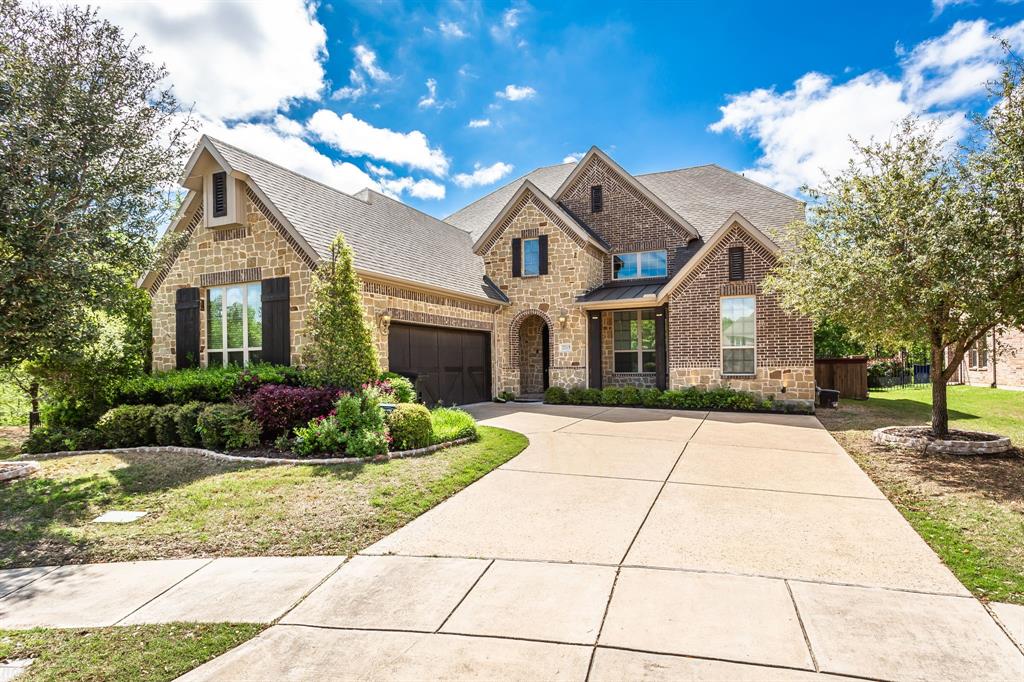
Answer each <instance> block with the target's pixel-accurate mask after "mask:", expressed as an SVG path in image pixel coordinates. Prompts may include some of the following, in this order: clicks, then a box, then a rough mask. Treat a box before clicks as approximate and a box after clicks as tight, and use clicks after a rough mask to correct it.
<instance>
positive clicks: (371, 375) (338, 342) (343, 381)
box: [308, 233, 380, 388]
mask: <svg viewBox="0 0 1024 682" xmlns="http://www.w3.org/2000/svg"><path fill="white" fill-rule="evenodd" d="M311 294H312V301H311V303H310V316H311V319H310V331H311V335H312V350H311V352H310V357H309V359H308V364H309V368H310V370H311V371H312V372H313V373H314V374H315V375H316V377H317V379H318V380H319V381H320V382H322V383H324V384H329V385H332V386H341V387H345V388H358V387H360V386H361V385H362V384H364V383H366V382H368V381H372V380H373V379H376V378H377V376H378V375H379V374H380V365H379V364H378V362H377V351H376V349H375V348H374V345H373V336H372V334H371V332H370V327H369V325H368V324H367V322H366V318H365V317H364V315H363V306H362V301H361V300H360V284H359V277H358V276H357V275H356V271H355V266H354V265H353V264H352V249H350V248H349V246H348V244H346V243H345V237H344V236H343V235H342V234H340V233H339V234H338V236H337V237H335V238H334V242H333V243H332V244H331V254H330V258H329V259H328V260H327V261H325V262H324V263H321V264H320V266H319V267H318V268H317V269H316V272H315V273H314V274H313V283H312V287H311Z"/></svg>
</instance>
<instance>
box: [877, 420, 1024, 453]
mask: <svg viewBox="0 0 1024 682" xmlns="http://www.w3.org/2000/svg"><path fill="white" fill-rule="evenodd" d="M903 428H906V427H905V426H885V427H882V428H880V429H875V430H874V431H872V432H871V440H872V441H874V442H875V443H878V444H880V445H893V446H897V447H903V448H914V449H920V450H921V451H922V453H923V454H928V453H929V452H937V453H939V454H943V455H996V454H999V453H1001V452H1007V451H1009V450H1011V449H1012V448H1013V443H1011V442H1010V439H1009V438H1006V437H1005V436H1000V435H998V434H995V433H986V434H985V435H988V436H993V440H949V441H937V440H930V439H928V438H922V437H919V436H906V435H901V434H898V433H893V432H892V429H903ZM975 433H984V432H983V431H976V432H975Z"/></svg>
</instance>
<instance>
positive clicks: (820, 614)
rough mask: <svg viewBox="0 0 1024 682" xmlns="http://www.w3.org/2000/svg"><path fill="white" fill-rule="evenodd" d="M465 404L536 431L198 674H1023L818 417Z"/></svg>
mask: <svg viewBox="0 0 1024 682" xmlns="http://www.w3.org/2000/svg"><path fill="white" fill-rule="evenodd" d="M471 411H472V412H473V413H474V414H475V415H476V416H477V417H478V418H479V419H480V420H481V422H482V423H483V424H487V425H492V426H500V427H504V428H508V429H513V430H516V431H520V432H523V433H525V434H528V435H529V437H530V446H529V447H528V448H527V449H526V450H525V451H524V452H523V453H522V454H521V455H519V456H518V457H516V458H515V459H513V460H512V461H510V462H508V463H507V464H505V465H504V466H503V467H501V468H500V469H498V470H497V471H494V472H492V473H491V474H489V475H487V476H486V477H484V478H483V479H481V480H480V481H479V482H477V483H475V484H473V485H472V486H470V487H469V488H467V489H466V490H464V491H462V492H461V493H459V494H458V495H456V496H454V497H453V498H451V499H450V500H448V501H447V502H445V503H443V504H441V505H439V506H438V507H436V508H435V509H433V510H431V511H429V512H427V513H426V514H424V515H423V516H421V517H420V518H418V519H416V520H415V521H413V522H412V523H410V524H409V525H407V526H405V527H404V528H402V529H401V530H399V531H397V532H396V533H394V534H392V535H391V536H389V537H387V538H385V539H383V540H381V541H380V542H378V543H377V544H375V545H373V546H372V547H370V548H368V549H367V550H366V551H365V552H363V553H362V555H360V556H357V557H354V558H352V559H351V560H349V561H348V562H347V563H345V564H344V565H343V566H342V567H341V569H340V570H338V571H337V572H336V573H334V574H333V575H331V577H329V578H328V579H327V580H326V581H325V582H324V583H323V584H322V585H320V586H319V587H318V588H317V589H316V590H315V591H313V593H312V594H311V595H310V596H309V597H308V598H306V599H305V600H304V601H302V602H301V603H300V604H299V605H298V606H297V607H295V608H294V609H293V610H291V611H290V612H289V613H288V614H287V615H286V616H285V617H284V618H283V619H282V620H281V623H280V624H279V625H276V626H274V627H272V628H270V629H269V630H267V631H265V632H264V633H263V634H262V635H260V636H259V637H257V638H256V639H254V640H252V641H250V642H249V643H247V644H244V645H242V646H241V647H238V648H237V649H235V650H233V651H231V652H229V653H228V654H226V655H224V656H222V657H220V658H218V659H216V660H214V661H212V662H210V663H208V664H207V665H205V666H203V667H201V668H199V669H197V670H195V671H193V672H192V673H190V674H189V675H187V676H186V679H189V680H206V679H275V680H292V679H294V680H300V679H301V680H305V679H320V678H323V679H326V678H333V679H338V678H343V679H349V678H351V679H408V680H422V679H480V680H485V679H486V680H493V679H502V680H510V679H522V680H562V679H566V680H585V679H590V680H641V679H644V680H678V679H728V680H765V679H785V680H812V679H819V678H822V675H821V673H830V674H832V676H855V677H862V678H871V679H885V680H936V679H968V678H970V679H972V680H1010V679H1022V678H1024V656H1022V654H1021V651H1020V650H1019V649H1018V648H1017V646H1016V645H1015V644H1014V643H1013V641H1012V640H1011V639H1010V637H1009V636H1008V635H1007V632H1006V631H1004V629H1003V628H1002V627H1001V626H1000V625H999V623H997V621H996V620H995V619H994V618H993V617H992V616H991V615H990V613H989V612H988V611H987V610H986V608H985V607H983V606H982V605H981V604H980V603H979V602H977V601H976V600H974V599H973V598H972V597H970V595H969V594H968V592H967V591H966V590H965V589H964V587H963V586H962V585H961V584H960V583H959V582H958V581H957V580H956V579H955V578H954V577H953V575H952V574H951V573H950V572H949V571H948V570H947V569H946V568H945V567H944V566H943V565H942V564H941V563H940V561H939V560H938V558H937V557H936V556H935V554H934V553H933V552H932V551H931V550H930V549H929V548H928V547H927V545H926V544H925V543H924V542H923V541H922V540H921V539H920V537H918V535H917V534H916V533H915V532H914V531H913V530H912V529H911V528H910V526H909V525H908V524H907V523H906V522H905V521H904V519H903V518H902V517H901V516H900V514H899V513H898V512H897V511H896V510H895V509H894V508H893V507H892V505H891V504H889V502H888V501H887V500H886V499H885V498H884V497H883V496H882V494H881V493H880V492H879V491H878V489H877V488H876V487H875V486H874V484H873V483H872V482H871V481H870V480H869V479H868V478H867V477H866V476H865V475H864V474H863V473H862V472H861V470H860V469H859V468H858V467H857V466H856V465H855V464H854V463H853V461H852V460H851V459H850V458H849V456H848V455H847V454H846V453H845V452H844V451H843V450H842V449H841V448H840V447H839V445H838V444H837V443H836V442H835V441H834V440H833V439H832V437H831V436H830V435H829V434H828V433H827V432H826V431H825V430H824V429H823V428H822V426H821V425H820V423H819V422H818V421H817V420H816V419H815V418H813V417H806V416H765V415H742V414H721V413H712V414H708V413H703V412H700V413H696V412H689V413H687V412H670V411H660V410H640V409H627V408H612V409H607V408H597V407H553V406H535V405H507V406H500V405H490V404H488V405H479V406H475V407H473V408H472V410H471ZM822 679H825V678H822ZM832 679H835V677H832Z"/></svg>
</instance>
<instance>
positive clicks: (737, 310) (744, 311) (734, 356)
mask: <svg viewBox="0 0 1024 682" xmlns="http://www.w3.org/2000/svg"><path fill="white" fill-rule="evenodd" d="M755 310H756V306H755V304H754V297H753V296H734V297H730V298H723V299H722V374H753V373H754V368H755V366H756V365H755V359H754V348H755V338H754V330H755V329H756V326H757V315H756V312H755Z"/></svg>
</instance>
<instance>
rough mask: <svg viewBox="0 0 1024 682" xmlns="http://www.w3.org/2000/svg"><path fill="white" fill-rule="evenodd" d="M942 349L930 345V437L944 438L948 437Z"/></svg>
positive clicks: (947, 409) (938, 346)
mask: <svg viewBox="0 0 1024 682" xmlns="http://www.w3.org/2000/svg"><path fill="white" fill-rule="evenodd" d="M942 353H943V348H942V346H941V345H935V344H932V367H931V380H932V435H933V436H935V437H937V438H945V437H946V436H948V435H949V408H948V406H947V405H946V374H945V372H944V371H943V370H944V367H943V365H942Z"/></svg>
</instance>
